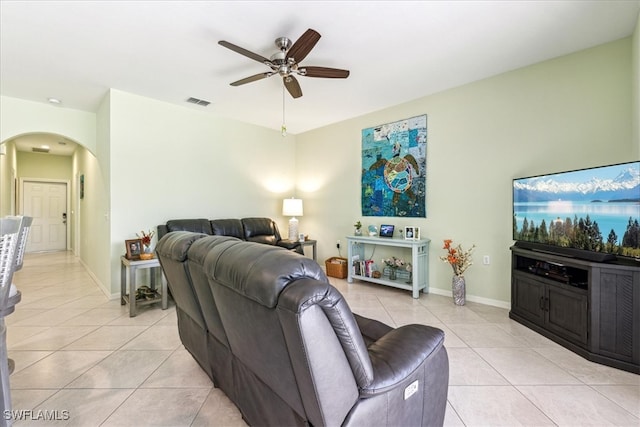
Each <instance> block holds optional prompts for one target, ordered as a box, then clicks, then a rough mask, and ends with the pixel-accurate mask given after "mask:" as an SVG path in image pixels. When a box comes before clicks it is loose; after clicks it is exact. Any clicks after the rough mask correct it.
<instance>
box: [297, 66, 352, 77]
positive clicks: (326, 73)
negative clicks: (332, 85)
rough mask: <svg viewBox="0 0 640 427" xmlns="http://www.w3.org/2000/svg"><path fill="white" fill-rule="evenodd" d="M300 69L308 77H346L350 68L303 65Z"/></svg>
mask: <svg viewBox="0 0 640 427" xmlns="http://www.w3.org/2000/svg"><path fill="white" fill-rule="evenodd" d="M298 71H300V74H301V75H303V76H307V77H324V78H327V79H346V78H347V77H349V70H341V69H339V68H328V67H301V68H300V69H299V70H298Z"/></svg>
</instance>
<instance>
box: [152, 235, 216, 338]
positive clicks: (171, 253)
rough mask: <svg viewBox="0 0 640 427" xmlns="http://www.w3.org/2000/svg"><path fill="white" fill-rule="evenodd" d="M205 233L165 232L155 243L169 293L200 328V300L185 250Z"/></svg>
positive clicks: (202, 325) (201, 319)
mask: <svg viewBox="0 0 640 427" xmlns="http://www.w3.org/2000/svg"><path fill="white" fill-rule="evenodd" d="M203 237H205V234H196V233H190V232H186V231H179V232H176V233H172V234H167V236H166V238H164V240H163V241H162V244H159V245H157V247H156V251H157V252H158V260H159V261H160V264H161V265H162V270H163V271H164V275H165V277H166V278H167V285H168V286H169V289H170V290H171V295H172V297H173V299H174V301H175V302H176V305H177V306H178V307H180V309H181V310H182V311H184V312H185V313H186V314H188V315H189V316H190V317H191V318H192V319H193V321H194V322H195V323H196V324H198V326H200V327H201V328H203V329H204V328H205V326H206V325H205V322H204V316H203V314H202V310H201V308H200V302H199V301H198V300H197V299H196V295H195V293H194V290H193V288H192V284H191V283H192V281H191V277H190V274H189V271H188V270H187V262H186V260H187V251H188V250H189V248H190V247H191V245H192V244H193V243H194V242H195V241H196V240H198V239H201V238H203Z"/></svg>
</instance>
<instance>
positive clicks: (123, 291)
mask: <svg viewBox="0 0 640 427" xmlns="http://www.w3.org/2000/svg"><path fill="white" fill-rule="evenodd" d="M120 262H121V264H120V305H125V304H126V303H129V317H135V315H136V314H138V313H137V308H138V306H143V305H148V304H154V303H157V302H161V303H162V309H163V310H166V309H167V306H168V301H167V280H166V278H165V277H164V273H163V272H162V268H161V267H160V261H158V259H157V258H153V259H149V260H131V259H128V258H127V257H125V256H122V257H120ZM145 268H149V269H151V271H150V273H149V275H150V278H151V280H150V281H151V283H150V288H151V289H155V288H156V276H157V275H158V273H160V281H161V283H162V285H161V286H162V289H161V290H160V295H159V296H158V297H157V298H153V299H149V300H140V301H136V289H137V286H136V271H137V270H138V269H145ZM127 276H129V293H128V294H127Z"/></svg>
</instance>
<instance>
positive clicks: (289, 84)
mask: <svg viewBox="0 0 640 427" xmlns="http://www.w3.org/2000/svg"><path fill="white" fill-rule="evenodd" d="M282 81H283V82H284V86H285V87H286V88H287V90H288V91H289V93H290V94H291V96H293V97H294V98H300V97H301V96H302V89H301V88H300V83H298V80H297V79H296V78H295V77H293V76H285V77H283V78H282Z"/></svg>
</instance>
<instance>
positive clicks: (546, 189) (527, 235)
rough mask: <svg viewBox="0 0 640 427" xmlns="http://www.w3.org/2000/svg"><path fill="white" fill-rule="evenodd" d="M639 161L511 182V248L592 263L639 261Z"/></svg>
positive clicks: (518, 179) (517, 179)
mask: <svg viewBox="0 0 640 427" xmlns="http://www.w3.org/2000/svg"><path fill="white" fill-rule="evenodd" d="M639 221H640V161H636V162H629V163H620V164H615V165H608V166H600V167H594V168H588V169H580V170H574V171H567V172H559V173H551V174H548V175H538V176H531V177H525V178H516V179H514V180H513V240H515V241H516V246H518V247H523V248H527V249H532V250H537V251H544V252H550V253H555V254H559V255H564V256H570V257H575V258H580V259H585V260H589V261H596V262H612V261H616V260H624V261H632V260H633V259H636V260H640V224H639Z"/></svg>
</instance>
